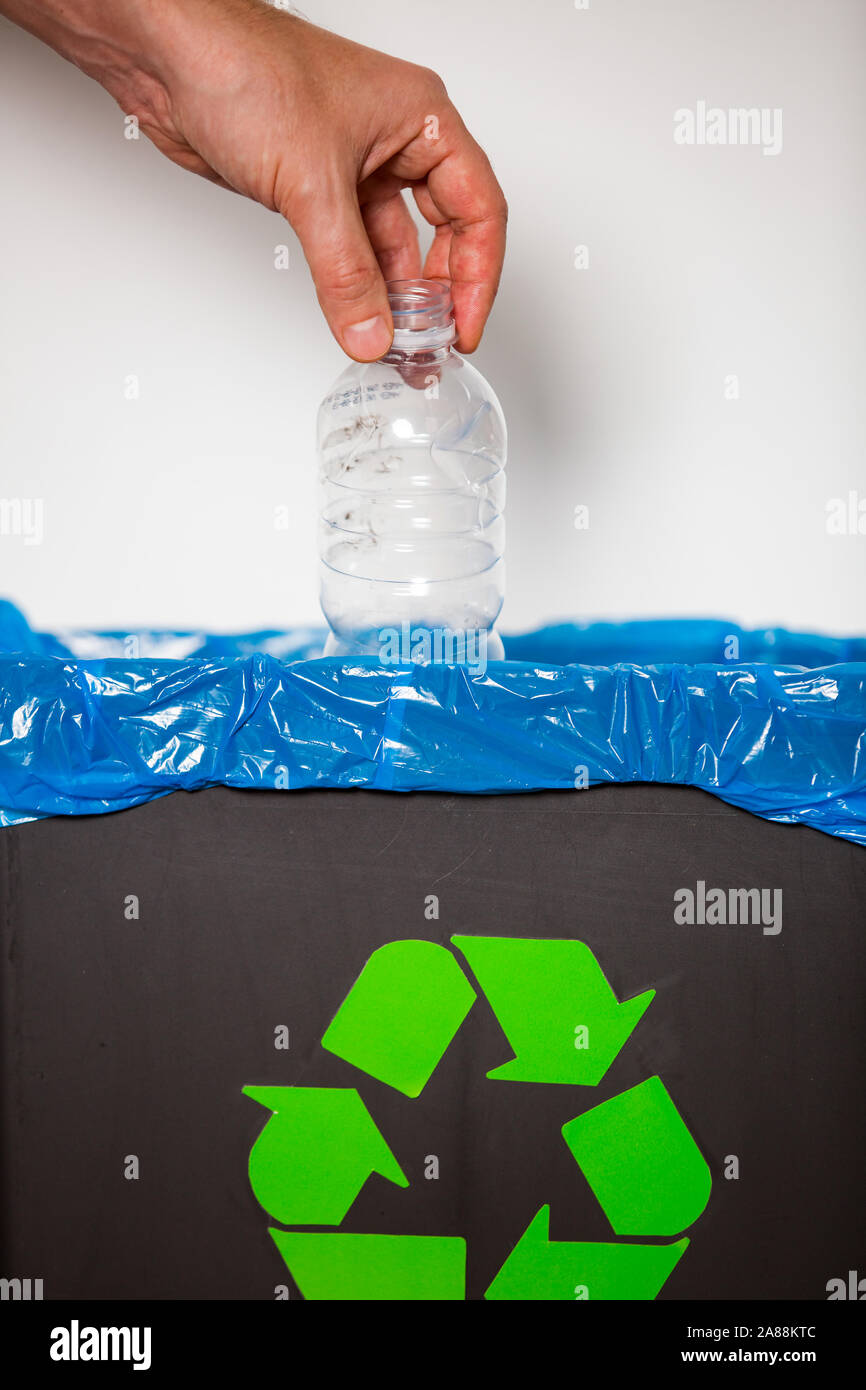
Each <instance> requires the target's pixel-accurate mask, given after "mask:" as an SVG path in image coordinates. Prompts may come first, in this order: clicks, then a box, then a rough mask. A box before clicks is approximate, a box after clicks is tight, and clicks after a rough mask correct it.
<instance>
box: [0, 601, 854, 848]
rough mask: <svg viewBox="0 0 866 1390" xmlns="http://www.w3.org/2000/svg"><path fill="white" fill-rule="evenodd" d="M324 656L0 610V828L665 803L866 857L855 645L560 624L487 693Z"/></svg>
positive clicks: (310, 639)
mask: <svg viewBox="0 0 866 1390" xmlns="http://www.w3.org/2000/svg"><path fill="white" fill-rule="evenodd" d="M321 645H322V634H321V633H320V632H317V631H315V630H312V631H311V630H305V631H303V632H296V633H276V632H260V633H254V634H249V635H244V636H240V637H225V636H223V637H212V636H208V635H206V634H201V633H186V634H184V633H149V634H145V633H140V634H123V633H113V634H94V633H83V632H78V633H69V634H66V635H64V636H59V635H49V634H40V633H35V632H33V631H32V630H31V629H30V627H29V626H28V624H27V623H26V621H25V619H24V618H23V616H22V615H21V613H20V612H19V611H18V610H17V609H15V608H14V607H12V605H10V604H3V603H0V824H2V825H13V824H15V823H17V822H20V821H25V820H31V819H35V818H37V817H40V816H49V815H82V814H93V813H99V812H105V811H114V810H120V809H122V808H124V807H128V806H134V805H137V804H139V803H141V802H143V801H148V800H151V799H152V798H154V797H157V796H163V795H166V794H167V793H168V792H171V791H175V790H177V789H181V788H182V789H184V790H187V791H193V790H197V789H199V788H201V787H209V786H215V785H219V784H223V785H226V786H232V787H243V788H256V787H262V788H267V789H274V788H281V787H286V788H289V789H295V788H300V787H316V786H318V787H372V788H379V789H383V790H389V791H415V790H434V791H448V792H465V793H497V792H521V791H534V790H539V789H542V788H570V789H574V788H575V787H576V786H578V787H582V786H583V785H586V784H589V785H592V784H597V783H600V782H667V783H677V784H682V785H687V786H694V787H701V788H703V789H704V790H705V791H708V792H712V793H714V794H716V795H718V796H720V797H722V798H723V799H724V800H725V801H729V802H731V803H732V804H733V805H736V806H740V807H743V808H744V809H746V810H748V811H752V812H754V813H755V814H756V815H759V816H763V817H765V818H767V819H769V820H776V821H791V822H800V823H803V824H806V825H811V826H813V827H814V828H815V829H818V830H823V831H826V832H827V833H829V834H832V835H840V836H844V837H845V838H847V839H850V840H854V841H856V842H858V843H860V844H866V641H864V640H863V639H840V638H824V637H815V636H804V635H798V634H792V633H786V632H782V631H778V630H771V631H763V632H745V631H742V630H740V629H738V628H737V627H736V626H733V625H731V624H730V623H724V622H711V621H706V622H704V621H693V620H688V619H684V620H682V621H670V622H642V623H625V624H593V625H590V626H587V627H579V626H577V625H574V624H561V625H559V626H556V627H549V628H545V629H542V630H541V631H539V632H535V633H530V634H526V635H523V636H519V637H512V638H509V639H507V640H506V649H507V653H508V657H509V659H508V660H507V661H504V662H491V663H490V665H489V666H488V667H487V669H486V671H484V672H483V673H479V674H476V675H473V674H472V673H471V671H470V670H468V669H467V668H461V667H449V666H436V665H430V666H413V665H403V666H390V667H384V666H382V665H380V664H379V663H378V660H377V659H376V658H372V657H371V658H364V659H362V660H357V661H353V662H346V663H341V662H338V661H333V660H327V661H326V660H322V659H319V658H318V657H317V655H316V653H318V652H319V651H320V650H321ZM728 653H730V654H731V659H730V660H727V661H726V660H725V659H724V657H725V655H726V654H728ZM816 663H817V664H816Z"/></svg>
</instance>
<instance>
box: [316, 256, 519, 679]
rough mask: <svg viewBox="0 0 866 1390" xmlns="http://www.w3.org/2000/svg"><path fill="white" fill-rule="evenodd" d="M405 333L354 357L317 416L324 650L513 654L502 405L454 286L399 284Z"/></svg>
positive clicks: (399, 325)
mask: <svg viewBox="0 0 866 1390" xmlns="http://www.w3.org/2000/svg"><path fill="white" fill-rule="evenodd" d="M388 297H389V300H390V304H391V313H392V315H393V318H394V342H393V345H392V347H391V350H390V351H389V352H388V354H387V355H386V356H385V357H383V358H382V359H381V360H380V361H378V362H372V363H367V364H363V365H362V364H359V363H355V362H353V363H351V364H350V366H348V367H347V368H346V370H345V371H344V372H343V373H342V375H341V376H340V377H338V378H337V380H336V382H335V383H334V386H333V388H332V390H331V391H330V392H329V394H328V395H327V396H326V397H325V400H324V401H323V402H322V405H321V408H320V410H319V416H318V449H319V484H320V508H321V510H320V522H319V527H320V530H319V556H320V575H321V603H322V611H323V612H324V614H325V617H326V618H327V620H328V624H329V626H330V634H329V637H328V642H327V645H326V647H325V655H326V656H354V655H358V654H361V653H371V654H375V655H377V656H378V657H379V658H380V660H382V661H383V662H389V661H391V662H394V663H397V662H399V663H401V664H402V663H404V662H408V661H412V662H422V663H426V662H429V661H447V662H455V663H458V664H469V665H473V664H481V663H486V660H487V659H489V660H498V659H501V657H502V656H503V649H502V640H501V638H500V637H499V635H498V634H497V633H496V631H495V627H494V624H495V623H496V620H497V618H498V616H499V611H500V609H501V607H502V601H503V598H504V595H505V560H504V546H505V521H504V517H503V508H504V504H505V472H504V470H505V455H506V431H505V420H504V419H503V415H502V410H501V408H500V405H499V402H498V401H497V399H496V396H495V395H494V393H493V391H492V390H491V388H490V387H489V386H488V384H487V382H486V381H485V380H484V378H483V376H481V374H480V372H478V371H476V369H475V368H474V367H472V366H470V364H469V363H468V362H466V361H464V359H463V358H462V357H460V356H459V354H458V353H456V352H455V351H454V348H453V346H452V344H453V342H454V338H455V329H454V319H453V306H452V302H451V290H450V287H449V286H448V285H447V284H443V283H440V282H438V281H434V280H395V281H392V282H391V283H390V284H389V285H388Z"/></svg>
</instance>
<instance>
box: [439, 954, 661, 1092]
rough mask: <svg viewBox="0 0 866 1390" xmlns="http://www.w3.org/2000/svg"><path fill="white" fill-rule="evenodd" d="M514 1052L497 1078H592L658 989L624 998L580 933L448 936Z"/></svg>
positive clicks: (572, 1081)
mask: <svg viewBox="0 0 866 1390" xmlns="http://www.w3.org/2000/svg"><path fill="white" fill-rule="evenodd" d="M451 940H452V942H453V943H454V945H455V946H456V947H457V949H458V950H459V951H462V952H463V954H464V956H465V957H466V959H467V960H468V962H469V964H470V966H471V967H472V971H473V973H474V975H475V977H476V979H477V980H478V983H479V984H480V986H481V988H482V989H483V990H484V993H485V994H486V996H487V999H488V1000H489V1003H490V1006H491V1008H492V1009H493V1012H494V1013H495V1014H496V1017H497V1019H498V1020H499V1024H500V1026H501V1028H502V1031H503V1032H504V1034H505V1036H506V1037H507V1039H508V1041H509V1043H510V1044H511V1047H512V1048H513V1050H514V1052H515V1057H514V1058H513V1060H512V1061H510V1062H506V1063H504V1065H503V1066H501V1067H496V1068H495V1069H494V1070H493V1071H489V1072H488V1073H487V1075H488V1076H489V1077H492V1078H493V1079H494V1080H496V1081H544V1082H559V1083H563V1084H567V1085H579V1086H597V1085H598V1083H599V1081H600V1080H601V1078H602V1077H603V1076H604V1074H605V1072H606V1071H607V1069H608V1067H609V1066H610V1064H611V1062H612V1061H613V1060H614V1058H615V1057H616V1055H617V1053H618V1052H619V1050H620V1048H621V1047H622V1046H623V1044H624V1043H625V1041H626V1039H627V1038H628V1036H629V1034H630V1033H631V1032H632V1030H633V1029H634V1027H635V1026H636V1024H637V1023H638V1020H639V1019H640V1018H641V1016H642V1015H643V1013H644V1011H645V1010H646V1008H647V1006H648V1005H649V1003H650V1000H651V999H652V998H653V995H654V994H655V990H652V989H650V990H647V991H646V993H645V994H639V995H637V996H636V997H635V998H634V999H629V1000H627V1001H626V1002H625V1003H624V1004H620V1003H618V1001H617V998H616V995H615V994H614V992H613V990H612V989H611V987H610V985H609V984H608V982H607V980H606V979H605V977H604V975H603V974H602V970H601V967H600V966H599V964H598V961H597V960H596V958H595V956H594V955H593V954H592V951H591V950H590V949H589V947H588V946H586V945H584V943H583V942H582V941H530V940H523V939H520V938H512V937H503V936H452V938H451Z"/></svg>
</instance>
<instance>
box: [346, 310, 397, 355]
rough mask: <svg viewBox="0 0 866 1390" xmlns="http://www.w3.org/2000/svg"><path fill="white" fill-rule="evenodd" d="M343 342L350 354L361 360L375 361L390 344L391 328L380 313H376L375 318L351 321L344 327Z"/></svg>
mask: <svg viewBox="0 0 866 1390" xmlns="http://www.w3.org/2000/svg"><path fill="white" fill-rule="evenodd" d="M343 342H344V345H345V347H346V351H347V352H348V353H349V354H350V356H352V357H359V358H360V359H361V361H362V362H375V360H376V358H377V357H383V356H384V355H385V353H386V352H387V351H388V349H389V347H390V346H391V330H390V329H389V328H388V325H387V324H386V322H385V320H384V319H383V318H382V315H381V314H376V316H375V318H372V319H364V320H363V322H361V323H352V324H350V325H349V327H348V328H346V329H344V330H343Z"/></svg>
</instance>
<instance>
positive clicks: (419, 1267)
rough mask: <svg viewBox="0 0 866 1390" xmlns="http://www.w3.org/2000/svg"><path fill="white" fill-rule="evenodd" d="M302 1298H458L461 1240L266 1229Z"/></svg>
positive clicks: (462, 1254)
mask: <svg viewBox="0 0 866 1390" xmlns="http://www.w3.org/2000/svg"><path fill="white" fill-rule="evenodd" d="M271 1235H272V1236H273V1238H274V1242H275V1244H276V1246H277V1249H278V1250H279V1252H280V1254H281V1255H282V1257H283V1259H284V1260H285V1262H286V1265H287V1266H288V1268H289V1271H290V1273H291V1275H292V1278H293V1279H294V1281H295V1283H296V1284H297V1286H298V1288H299V1289H300V1291H301V1293H302V1294H303V1295H304V1298H306V1299H327V1300H329V1301H335V1300H340V1301H342V1300H346V1299H349V1300H351V1301H353V1302H355V1301H370V1300H373V1299H388V1300H392V1301H404V1300H417V1299H423V1300H424V1301H427V1302H435V1301H439V1300H454V1299H462V1298H463V1297H464V1296H465V1288H466V1241H465V1240H462V1239H461V1238H460V1237H458V1236H355V1235H343V1234H342V1233H341V1234H339V1235H312V1234H310V1233H309V1232H304V1233H303V1234H300V1235H299V1234H297V1233H296V1232H294V1231H277V1230H273V1229H271Z"/></svg>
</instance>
